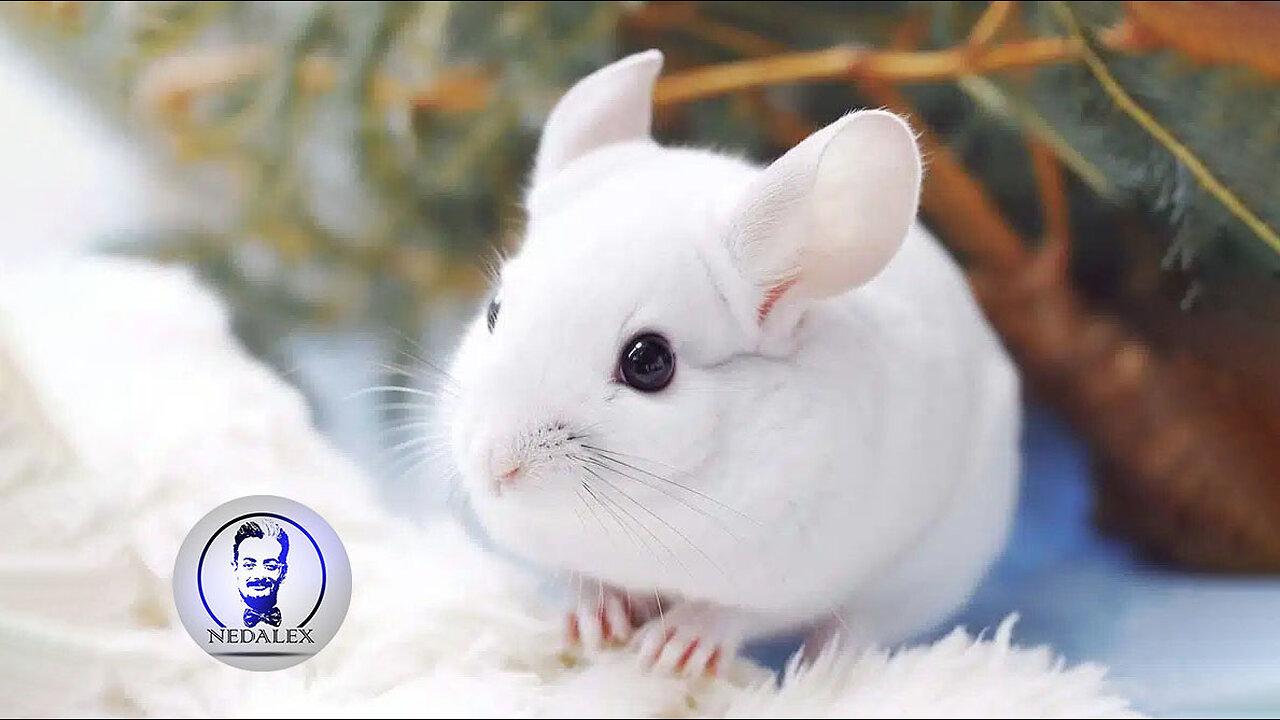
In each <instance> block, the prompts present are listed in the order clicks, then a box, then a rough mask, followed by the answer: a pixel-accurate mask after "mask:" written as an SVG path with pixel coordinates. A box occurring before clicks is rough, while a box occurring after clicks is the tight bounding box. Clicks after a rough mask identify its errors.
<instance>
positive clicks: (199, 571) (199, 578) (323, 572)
mask: <svg viewBox="0 0 1280 720" xmlns="http://www.w3.org/2000/svg"><path fill="white" fill-rule="evenodd" d="M255 517H269V518H275V519H277V520H284V521H285V522H287V523H289V524H290V525H292V526H294V527H296V528H298V529H299V530H301V531H302V534H303V535H306V536H307V539H308V540H310V541H311V546H312V547H314V548H315V549H316V557H318V558H320V596H319V597H317V598H316V604H315V607H313V608H311V612H310V613H308V614H307V617H306V618H305V619H303V621H302V622H300V623H298V627H304V626H306V624H307V623H309V622H311V618H313V617H315V615H316V612H318V611H319V610H320V603H322V602H324V590H325V586H326V585H327V584H328V581H329V572H328V570H327V569H326V568H325V564H324V553H323V552H321V550H320V544H319V543H317V542H316V539H315V538H313V537H311V533H309V532H307V529H306V528H304V527H302V526H301V525H299V524H298V523H297V522H295V521H294V520H292V519H290V518H287V517H285V516H284V515H281V514H279V513H270V512H255V513H248V514H245V515H241V516H240V517H236V518H232V519H230V520H228V521H227V522H225V523H223V524H222V527H220V528H218V529H217V530H216V531H215V532H214V533H213V535H210V536H209V540H208V542H206V543H205V544H204V549H203V550H201V551H200V562H199V563H197V564H196V590H197V591H198V592H199V593H200V603H201V604H202V605H204V611H205V612H207V613H209V617H211V618H213V621H214V622H216V623H218V627H220V628H225V627H226V625H223V624H222V621H221V620H219V619H218V616H217V615H214V614H213V610H212V609H210V608H209V601H207V600H205V599H204V557H205V555H207V554H208V553H209V548H210V547H211V546H212V545H213V541H214V540H215V539H217V537H218V536H219V535H221V534H222V531H223V530H226V529H227V528H228V527H230V526H232V525H234V524H235V523H238V522H240V521H241V520H248V519H249V518H255Z"/></svg>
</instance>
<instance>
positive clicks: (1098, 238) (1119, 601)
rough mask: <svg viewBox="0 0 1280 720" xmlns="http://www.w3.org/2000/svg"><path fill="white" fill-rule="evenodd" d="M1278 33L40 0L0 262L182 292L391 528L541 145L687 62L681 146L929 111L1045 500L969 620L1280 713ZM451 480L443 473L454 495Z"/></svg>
mask: <svg viewBox="0 0 1280 720" xmlns="http://www.w3.org/2000/svg"><path fill="white" fill-rule="evenodd" d="M1277 40H1280V4H1277V3H1269V2H1168V3H1166V2H1122V3H1116V2H1101V3H1094V2H1091V3H1066V2H990V3H988V2H858V3H852V2H850V3H843V2H788V3H770V2H716V3H699V2H655V3H641V2H530V3H502V2H454V3H450V2H422V3H419V2H306V3H283V2H278V3H277V2H23V3H9V4H5V5H4V6H3V7H0V111H2V114H0V118H3V119H2V120H0V122H2V123H3V125H2V126H0V127H2V128H3V129H2V131H0V158H3V159H4V160H5V161H6V162H4V163H3V164H2V165H0V207H3V208H4V209H5V216H6V220H7V225H6V228H5V232H3V233H0V262H6V263H9V262H21V261H22V259H23V258H27V257H31V256H37V255H41V254H47V253H56V252H67V251H72V250H77V249H84V248H92V249H94V250H97V251H105V252H113V253H125V254H130V255H138V256H145V257H150V258H155V259H157V260H159V261H162V262H172V263H183V264H187V265H189V266H191V267H193V268H195V269H196V271H197V272H198V273H199V274H200V276H201V277H203V278H204V279H205V280H206V281H207V282H208V283H209V284H210V286H211V287H213V288H215V289H216V291H217V292H218V293H219V294H220V295H221V296H222V297H223V298H225V300H226V302H227V303H228V304H229V305H230V307H231V308H232V309H233V312H234V316H235V318H236V326H237V330H238V333H239V335H240V337H241V338H242V340H243V341H244V342H245V343H246V345H247V346H248V347H250V348H251V349H252V350H253V352H255V353H256V354H258V355H259V356H260V357H262V358H264V359H265V360H266V361H268V362H270V363H271V364H272V365H274V366H275V367H276V368H277V369H278V371H279V372H280V373H281V374H282V375H283V376H284V377H286V378H287V379H288V380H289V381H290V382H292V383H294V384H296V385H297V386H298V387H300V388H301V389H302V390H303V391H304V392H305V393H306V394H307V395H308V397H309V398H310V400H311V402H312V405H313V407H314V409H315V412H316V416H317V420H318V422H319V423H320V425H321V427H322V428H323V429H324V430H325V432H326V433H327V434H328V435H329V436H330V437H331V438H332V439H333V441H334V443H335V444H336V445H337V446H338V447H340V448H341V449H343V450H344V451H346V452H347V453H348V454H349V455H351V456H352V457H354V458H355V459H356V460H357V461H358V462H360V463H361V464H362V465H364V466H365V468H366V469H367V470H369V471H370V472H371V473H372V474H373V475H374V476H375V477H376V478H377V479H378V481H379V483H380V487H379V489H380V491H381V492H382V494H383V497H384V498H385V499H386V500H387V501H388V503H389V504H391V505H393V506H394V507H396V508H399V509H402V510H403V511H404V512H406V513H407V514H410V515H413V516H415V517H420V518H428V517H430V516H431V514H432V513H434V512H436V511H438V510H439V509H440V508H441V507H443V506H444V505H445V504H446V498H447V495H448V489H447V488H445V487H443V485H441V484H440V483H438V482H432V480H431V479H432V474H431V470H430V467H424V466H423V463H422V462H421V461H422V460H423V458H422V457H421V456H420V454H415V452H414V447H415V446H414V445H413V443H412V440H413V435H412V432H413V430H412V429H410V430H409V431H408V433H406V430H405V422H406V418H409V419H410V420H412V417H413V415H414V413H415V412H418V411H419V410H420V409H421V403H417V402H415V401H416V400H418V399H420V398H417V397H415V396H412V395H409V396H406V395H404V394H400V393H396V392H382V391H376V392H365V391H367V390H368V389H370V388H376V387H399V386H406V387H427V386H429V385H430V377H429V374H423V373H421V372H419V368H421V366H422V362H423V361H424V360H426V361H439V360H442V359H444V358H445V357H447V354H448V351H449V349H450V343H451V338H452V337H453V335H454V333H455V332H456V330H457V328H458V326H459V324H460V323H461V322H462V321H463V320H464V319H465V318H466V317H467V316H468V314H469V313H470V312H471V311H472V308H473V307H474V305H475V303H476V302H477V300H478V299H479V298H480V297H482V296H483V295H484V293H485V292H486V285H485V272H484V267H485V264H486V263H487V262H491V261H492V260H493V258H494V257H495V253H497V252H500V251H502V250H511V249H514V248H516V247H518V243H519V237H520V224H521V216H520V210H519V200H520V194H521V191H522V183H523V176H524V173H525V172H526V171H527V169H528V167H529V163H530V157H531V153H532V150H533V148H534V146H535V143H536V139H537V131H538V128H539V126H540V124H541V121H542V119H543V118H544V117H545V115H546V113H547V112H548V111H549V109H550V107H551V106H552V104H553V103H554V102H555V100H556V99H557V98H558V96H559V94H560V93H561V92H563V90H564V89H565V88H566V87H567V86H568V85H569V84H570V83H571V82H572V81H573V80H575V79H577V78H578V77H581V76H582V75H584V74H586V73H588V72H590V71H591V70H593V69H595V68H597V67H599V66H601V65H603V64H605V63H607V62H608V61H610V60H612V59H614V58H616V57H618V56H619V55H622V54H625V53H627V52H631V51H635V50H639V49H644V48H648V47H658V48H661V49H662V50H663V51H664V53H665V54H666V57H667V65H666V70H665V76H664V79H663V80H662V81H661V83H660V86H659V90H658V97H657V103H658V112H657V132H658V136H659V138H660V139H662V140H664V141H667V142H673V143H696V144H699V145H712V146H716V147H725V148H735V149H742V150H744V151H746V152H748V153H750V154H751V155H752V156H753V157H756V158H758V159H760V160H762V161H763V160H768V159H769V158H771V157H774V156H776V155H777V154H779V153H780V152H781V151H782V150H783V149H785V148H787V147H790V146H791V145H792V144H794V143H795V142H797V141H798V140H799V139H801V138H803V137H804V136H805V135H807V134H808V133H809V132H810V131H811V130H812V129H815V128H817V127H820V126H822V125H824V124H826V123H827V122H829V121H830V120H832V119H834V118H836V117H838V116H839V115H840V114H842V113H843V112H845V111H846V110H848V109H849V108H852V107H869V106H874V107H889V108H892V109H894V110H897V111H899V112H902V113H905V114H908V115H909V116H910V117H911V119H912V122H913V124H914V126H915V127H916V129H917V131H918V132H919V133H920V135H921V142H922V145H923V146H924V148H925V151H926V157H927V162H928V170H927V180H926V189H925V194H924V208H923V214H924V218H925V219H926V221H927V222H928V224H929V225H930V226H931V228H933V230H934V231H935V232H936V233H937V234H938V235H939V237H940V238H942V239H943V241H944V242H945V243H946V244H947V245H948V247H949V248H950V249H951V250H952V251H953V252H954V253H955V255H956V256H957V258H958V259H959V260H960V261H961V262H962V264H963V265H964V266H965V268H966V270H967V272H968V274H969V277H970V279H971V280H972V283H973V286H974V289H975V291H976V292H977V294H978V297H979V299H980V301H981V302H982V304H983V306H984V308H985V309H986V310H987V313H988V316H989V317H990V319H991V321H992V323H993V324H994V325H995V327H996V328H997V330H998V331H999V332H1000V334H1001V336H1002V337H1003V338H1004V340H1005V343H1006V345H1007V346H1008V348H1009V350H1010V351H1011V352H1012V353H1013V354H1014V356H1015V357H1016V358H1017V360H1018V362H1019V364H1020V366H1021V367H1022V370H1023V374H1024V377H1025V381H1026V387H1027V397H1028V426H1027V432H1026V437H1025V440H1024V445H1025V449H1026V471H1025V474H1024V477H1025V488H1026V490H1025V496H1024V499H1023V503H1022V508H1021V515H1020V517H1019V524H1018V528H1017V531H1016V534H1015V537H1014V540H1013V542H1012V544H1011V547H1010V549H1009V551H1008V553H1006V557H1005V558H1004V560H1003V561H1002V562H1001V564H1000V566H999V567H998V568H997V570H996V571H995V572H994V573H993V576H992V577H991V579H990V580H989V581H988V583H987V584H986V585H985V586H984V588H983V590H982V591H981V593H980V594H979V596H978V598H976V599H975V601H974V603H973V604H972V606H971V607H970V608H969V609H968V610H966V611H965V613H964V615H963V616H962V617H960V618H958V620H959V621H961V622H965V623H967V624H969V625H970V626H971V627H986V626H990V625H993V624H994V623H996V622H998V620H999V619H1000V618H1001V617H1003V616H1004V615H1005V614H1006V613H1008V612H1009V611H1011V610H1017V611H1019V612H1020V613H1021V615H1022V620H1021V624H1020V626H1019V631H1018V637H1019V639H1020V640H1021V641H1022V642H1027V643H1039V642H1045V643H1050V644H1052V645H1053V646H1054V647H1055V648H1057V649H1058V650H1060V651H1061V652H1063V653H1065V654H1066V656H1067V657H1068V659H1070V660H1073V661H1076V660H1098V661H1101V662H1105V663H1107V664H1109V665H1111V666H1112V668H1113V672H1114V674H1115V676H1116V677H1117V678H1118V680H1119V681H1120V682H1121V683H1122V686H1123V688H1124V689H1125V691H1126V692H1128V693H1129V694H1130V695H1132V696H1133V697H1135V699H1136V700H1137V702H1138V705H1139V707H1141V708H1143V709H1146V710H1148V711H1152V712H1158V713H1165V714H1195V713H1210V714H1238V713H1249V714H1258V715H1267V714H1272V713H1277V712H1280V582H1277V581H1276V580H1274V579H1272V578H1274V577H1275V576H1276V573H1277V572H1280V442H1277V440H1280V302H1278V301H1280V193H1278V192H1277V190H1276V185H1275V182H1274V180H1273V176H1274V174H1275V169H1276V168H1277V167H1280V53H1278V52H1276V50H1275V47H1276V42H1277ZM427 464H428V465H429V463H427Z"/></svg>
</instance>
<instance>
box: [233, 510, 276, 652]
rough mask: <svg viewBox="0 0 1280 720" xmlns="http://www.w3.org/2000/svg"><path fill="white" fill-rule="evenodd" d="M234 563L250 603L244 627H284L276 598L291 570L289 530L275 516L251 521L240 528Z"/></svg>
mask: <svg viewBox="0 0 1280 720" xmlns="http://www.w3.org/2000/svg"><path fill="white" fill-rule="evenodd" d="M231 566H232V567H233V568H234V569H235V576H236V587H237V588H238V589H239V590H240V599H241V600H243V601H244V604H245V605H246V607H245V610H244V626H245V627H253V626H255V625H257V624H258V623H260V622H265V623H266V624H268V625H271V626H273V627H279V626H280V619H281V618H280V608H278V607H277V606H276V597H277V595H278V593H279V592H280V584H281V583H283V582H284V578H285V575H286V574H287V573H288V572H289V533H287V532H285V529H284V528H283V527H281V525H280V523H279V522H277V521H276V520H274V519H272V518H264V519H261V520H248V521H245V523H244V524H242V525H241V526H240V528H239V529H238V530H236V537H235V542H234V544H233V545H232V559H231Z"/></svg>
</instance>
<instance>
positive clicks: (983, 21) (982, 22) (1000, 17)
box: [968, 0, 1018, 45]
mask: <svg viewBox="0 0 1280 720" xmlns="http://www.w3.org/2000/svg"><path fill="white" fill-rule="evenodd" d="M1017 5H1018V4H1017V3H1016V2H1010V1H1009V0H996V1H995V2H993V3H991V4H990V5H988V6H987V9H986V10H984V11H983V12H982V17H979V18H978V22H976V23H974V24H973V29H972V30H970V31H969V38H968V43H969V44H970V45H986V44H987V43H989V42H991V41H992V40H993V39H995V36H996V34H997V33H999V32H1000V30H1001V29H1002V28H1003V27H1004V24H1005V22H1006V21H1007V20H1008V19H1009V15H1010V14H1012V12H1013V10H1014V8H1016V7H1017Z"/></svg>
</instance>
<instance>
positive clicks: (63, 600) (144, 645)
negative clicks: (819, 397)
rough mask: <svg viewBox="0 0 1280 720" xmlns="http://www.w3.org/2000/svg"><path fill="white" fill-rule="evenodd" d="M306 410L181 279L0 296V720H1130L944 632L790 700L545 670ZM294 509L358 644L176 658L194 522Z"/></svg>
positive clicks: (864, 660) (12, 279) (5, 278)
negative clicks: (267, 504) (312, 514)
mask: <svg viewBox="0 0 1280 720" xmlns="http://www.w3.org/2000/svg"><path fill="white" fill-rule="evenodd" d="M369 489H370V488H369V487H368V481H367V480H366V479H365V478H364V477H363V476H362V475H361V474H360V473H359V472H357V471H356V469H355V468H354V467H353V466H352V465H351V464H349V463H348V462H347V461H346V460H344V459H343V458H342V457H340V456H338V455H337V454H336V453H334V452H333V451H332V450H331V449H330V448H329V447H328V446H327V445H326V444H325V442H324V441H323V440H322V439H321V438H320V437H319V435H318V434H317V433H316V431H315V430H314V428H313V427H312V426H311V424H310V421H309V419H308V413H307V409H306V406H305V404H304V403H303V401H302V399H301V398H300V397H299V396H298V394H297V393H296V392H294V391H293V390H292V389H291V388H290V387H289V386H287V385H286V384H285V383H283V382H281V381H280V380H279V379H277V378H275V377H273V376H272V374H271V373H270V372H269V371H267V370H266V369H265V368H263V367H262V366H261V365H259V364H258V363H256V362H255V361H253V360H252V359H251V358H250V357H248V356H247V355H246V354H245V353H244V352H243V351H242V350H240V349H239V348H238V347H237V346H236V344H235V343H234V341H233V340H232V338H231V334H230V332H229V330H228V324H227V318H226V316H225V313H224V312H223V310H222V308H221V306H220V305H219V304H218V303H217V302H216V301H214V300H213V299H212V298H211V297H210V296H209V295H208V294H206V293H205V292H204V291H202V290H201V289H200V288H199V287H198V286H197V285H196V284H195V283H194V282H193V281H192V280H191V278H190V277H189V276H188V274H187V273H186V272H184V271H180V270H171V269H162V268H157V267H153V266H150V265H145V264H141V263H134V262H128V261H122V260H103V259H95V260H88V259H86V260H76V261H67V262H62V263H58V264H53V265H44V266H42V267H40V268H28V269H25V270H21V271H9V272H7V273H3V274H0V527H3V528H5V532H4V534H3V536H0V537H2V538H3V539H2V540H0V713H2V714H5V715H23V714H36V715H49V714H55V715H66V714H95V715H102V714H108V715H142V716H195V715H219V716H273V715H287V716H311V717H321V716H357V715H358V716H399V715H413V716H440V717H444V716H504V717H512V716H515V717H522V716H582V715H592V716H600V715H606V716H611V715H627V716H670V717H718V716H741V717H765V716H808V717H837V716H839V717H846V716H848V717H855V716H878V717H923V716H929V717H939V716H991V717H996V716H1018V717H1073V718H1077V717H1136V715H1135V714H1134V713H1133V712H1131V711H1130V710H1129V708H1128V705H1127V703H1126V702H1125V701H1124V700H1123V699H1121V698H1119V697H1117V696H1115V695H1114V694H1111V693H1110V692H1109V690H1108V688H1107V687H1106V685H1105V683H1104V679H1103V675H1104V673H1103V671H1102V670H1101V669H1100V668H1098V667H1094V666H1077V667H1073V668H1065V667H1064V666H1063V665H1062V663H1061V662H1060V661H1058V660H1057V659H1056V658H1055V656H1054V654H1053V653H1052V652H1051V651H1050V650H1048V649H1046V648H1036V649H1023V648H1017V647H1014V646H1013V645H1012V644H1011V641H1010V634H1011V631H1012V622H1006V623H1005V624H1003V625H1002V626H1001V627H1000V628H999V629H997V630H996V631H995V632H994V633H993V634H992V635H991V636H990V637H986V638H980V639H974V638H971V637H969V636H967V635H966V634H965V633H963V632H962V631H960V630H957V631H956V632H954V633H953V634H951V635H950V636H948V637H946V638H944V639H943V640H941V641H939V642H937V643H936V644H934V645H932V646H927V647H918V648H912V649H907V650H902V651H899V652H897V653H892V654H891V653H885V652H870V653H866V654H862V655H859V656H841V655H837V654H826V655H823V656H822V657H821V658H819V659H818V660H817V661H816V662H815V663H813V664H812V665H807V666H802V665H800V664H799V663H798V662H793V663H792V665H791V666H790V667H789V668H788V670H787V672H786V674H785V677H784V678H783V679H782V681H781V683H777V682H775V680H774V678H773V677H772V675H770V674H769V673H767V672H765V671H764V670H762V669H760V668H757V667H754V666H751V665H750V664H748V663H746V662H739V663H737V664H735V665H734V666H732V667H730V668H728V671H727V672H726V673H725V676H724V677H721V678H717V679H713V680H701V681H682V680H677V679H674V678H669V677H663V676H657V675H653V674H648V673H645V672H643V671H641V670H640V669H639V667H638V666H637V664H636V662H635V659H634V657H633V656H631V655H630V654H628V653H627V652H626V651H611V652H607V653H605V654H603V655H601V656H597V657H590V658H583V657H576V656H572V655H568V654H565V653H562V652H560V651H559V649H558V648H559V640H560V631H561V626H560V618H559V617H558V616H556V615H555V614H553V613H550V612H548V611H547V610H546V609H545V608H544V607H543V605H542V604H541V603H540V602H539V600H538V593H537V590H536V579H535V578H532V577H527V576H524V575H522V574H521V573H520V572H519V571H517V570H514V569H512V568H511V567H509V566H507V565H505V564H503V563H501V562H500V561H497V560H495V559H493V558H491V557H490V556H488V555H486V554H485V553H483V552H482V551H480V550H479V549H477V548H476V547H475V546H474V545H473V544H472V543H471V542H470V541H469V540H468V538H466V536H465V534H464V533H463V532H462V531H461V530H460V529H458V528H457V527H456V526H455V525H453V524H452V523H448V522H444V521H440V522H437V523H434V524H432V525H431V526H430V527H429V528H428V529H426V530H424V529H422V528H419V527H416V526H414V525H412V524H410V523H408V522H406V521H403V520H400V519H397V518H394V517H392V516H391V515H390V514H389V513H388V512H387V511H386V510H385V509H383V508H382V507H380V506H379V505H378V504H377V503H376V502H374V501H373V500H372V499H371V497H370V493H369ZM264 492H265V493H274V494H280V495H285V496H288V497H292V498H294V499H296V500H299V501H300V502H303V503H305V504H307V505H310V506H311V507H313V508H315V509H316V510H317V511H318V512H320V513H321V514H322V515H324V516H325V517H326V518H327V519H328V520H329V521H330V523H331V524H332V525H333V526H334V527H335V529H336V530H337V531H338V534H339V535H340V536H341V537H342V539H343V540H344V542H345V543H346V546H347V549H348V552H349V554H350V556H351V565H352V570H353V575H354V578H353V582H354V592H353V597H352V603H351V610H350V612H349V614H348V616H347V620H346V623H345V624H344V626H343V628H342V629H341V630H340V631H339V633H338V635H337V637H336V638H335V639H334V640H333V642H332V643H331V644H330V645H329V647H327V648H326V649H325V650H323V651H322V652H321V653H320V654H319V655H317V656H316V657H315V658H313V659H312V660H310V661H308V662H306V663H304V664H302V665H300V666H297V667H294V668H291V669H289V670H284V671H280V672H275V673H249V672H244V671H241V670H235V669H232V668H229V667H226V666H223V665H221V664H220V663H218V662H217V661H215V660H213V659H212V658H210V657H208V656H206V655H205V654H204V653H203V652H202V651H201V650H200V649H199V648H197V647H196V645H195V644H194V643H192V642H191V641H190V639H189V638H188V637H187V636H186V634H185V632H184V631H183V630H182V628H181V626H180V624H179V623H178V621H177V617H176V612H175V610H174V608H173V603H172V600H171V595H170V588H169V577H170V574H171V571H172V563H173V559H174V556H175V554H176V552H177V548H178V545H179V544H180V543H181V541H182V539H183V537H184V535H185V534H186V532H187V530H188V529H189V528H190V527H191V526H192V525H193V524H194V523H195V521H196V520H197V519H199V518H200V517H201V516H202V515H203V514H204V513H205V512H207V511H208V510H210V509H212V508H213V507H214V506H215V505H217V504H219V503H221V502H224V501H226V500H229V499H231V498H234V497H238V496H241V495H246V494H251V493H264Z"/></svg>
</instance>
